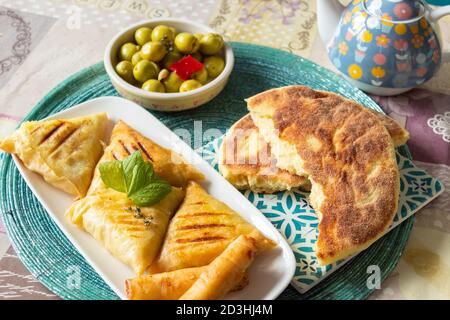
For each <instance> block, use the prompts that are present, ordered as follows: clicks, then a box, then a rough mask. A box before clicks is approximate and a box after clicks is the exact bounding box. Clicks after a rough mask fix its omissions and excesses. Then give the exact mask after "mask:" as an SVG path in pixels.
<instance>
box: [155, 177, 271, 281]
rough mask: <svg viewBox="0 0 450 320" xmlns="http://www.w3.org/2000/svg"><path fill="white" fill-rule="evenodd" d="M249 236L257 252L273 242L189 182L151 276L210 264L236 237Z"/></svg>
mask: <svg viewBox="0 0 450 320" xmlns="http://www.w3.org/2000/svg"><path fill="white" fill-rule="evenodd" d="M247 234H252V236H253V238H255V240H256V244H257V246H258V248H259V249H260V250H264V249H267V248H271V247H273V246H274V243H273V242H272V241H271V240H269V239H267V238H265V237H264V236H263V235H262V234H261V233H260V232H259V231H258V230H257V229H256V228H255V227H253V226H252V225H251V224H249V223H248V222H247V221H245V220H244V219H243V218H241V217H240V216H239V215H238V214H237V213H236V212H234V211H233V210H232V209H231V208H229V207H228V206H227V205H226V204H224V203H223V202H221V201H219V200H217V199H215V198H213V197H212V196H211V195H209V194H208V193H207V192H206V191H205V190H204V189H203V188H202V187H201V186H200V185H198V184H197V183H195V182H190V183H189V184H188V186H187V189H186V197H185V198H184V201H183V203H182V204H181V206H180V208H179V209H178V211H177V213H176V214H175V216H174V217H173V218H172V221H171V222H170V225H169V228H168V230H167V235H166V238H165V240H164V244H163V247H162V249H161V253H160V256H159V258H158V259H157V260H156V261H155V263H154V264H153V265H152V266H151V267H150V269H149V270H150V272H151V273H157V272H165V271H172V270H178V269H184V268H189V267H199V266H204V265H207V264H209V263H210V262H211V261H213V260H214V259H215V258H216V257H217V256H218V255H220V254H221V253H222V252H223V251H224V250H225V248H226V247H227V246H228V245H229V244H230V243H231V242H232V241H233V240H235V239H236V238H237V237H238V236H240V235H247Z"/></svg>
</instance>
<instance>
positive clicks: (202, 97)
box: [104, 19, 234, 111]
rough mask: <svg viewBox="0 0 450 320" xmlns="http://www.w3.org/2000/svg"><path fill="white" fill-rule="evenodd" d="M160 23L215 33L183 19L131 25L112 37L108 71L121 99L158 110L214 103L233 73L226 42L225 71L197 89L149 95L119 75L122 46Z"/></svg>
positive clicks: (231, 59) (186, 29) (198, 31)
mask: <svg viewBox="0 0 450 320" xmlns="http://www.w3.org/2000/svg"><path fill="white" fill-rule="evenodd" d="M159 24H164V25H168V26H171V27H174V28H176V29H177V30H179V31H185V32H191V33H203V34H205V33H214V30H213V29H211V28H209V27H207V26H205V25H202V24H200V23H197V22H193V21H188V20H183V19H152V20H147V21H143V22H140V23H137V24H134V25H131V26H130V27H128V28H126V29H125V30H123V31H121V32H119V33H118V34H117V35H116V36H115V37H113V38H112V40H111V41H110V42H109V44H108V45H107V46H106V49H105V55H104V64H105V69H106V72H107V74H108V76H109V78H110V79H111V82H112V84H113V86H114V88H116V90H117V91H118V92H119V93H120V95H121V96H122V97H124V98H126V99H128V100H131V101H134V102H136V103H138V104H140V105H141V106H143V107H145V108H148V109H152V110H158V111H181V110H187V109H192V108H196V107H199V106H201V105H202V104H205V103H207V102H208V101H210V100H212V99H213V98H214V97H215V96H217V95H218V94H219V93H220V92H221V91H222V89H223V88H224V87H225V85H226V84H227V82H228V78H229V76H230V74H231V71H232V70H233V66H234V55H233V50H232V49H231V46H230V45H229V44H227V43H225V46H224V49H223V57H224V58H225V68H224V70H223V71H222V73H221V74H220V75H219V76H218V77H217V78H215V79H214V80H212V81H211V82H209V83H207V84H206V85H204V86H202V87H200V88H199V89H196V90H192V91H188V92H180V93H158V92H147V91H144V90H142V89H140V88H137V87H135V86H133V85H131V84H129V83H128V82H126V81H125V80H123V79H122V78H121V77H120V76H119V75H118V74H117V73H116V71H115V70H114V67H115V65H116V64H117V63H118V60H117V53H118V52H119V48H120V46H121V45H123V44H124V43H126V42H130V41H133V39H134V32H135V31H136V30H137V29H138V28H140V27H144V26H149V27H154V26H157V25H159Z"/></svg>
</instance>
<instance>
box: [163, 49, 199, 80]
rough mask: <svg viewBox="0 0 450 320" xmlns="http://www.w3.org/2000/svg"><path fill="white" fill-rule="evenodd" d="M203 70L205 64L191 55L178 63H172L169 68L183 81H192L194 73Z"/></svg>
mask: <svg viewBox="0 0 450 320" xmlns="http://www.w3.org/2000/svg"><path fill="white" fill-rule="evenodd" d="M202 69H203V63H201V62H200V61H198V60H197V59H195V58H194V57H192V56H191V55H187V56H186V57H184V58H181V59H180V60H178V61H177V62H175V63H172V64H171V65H170V67H169V70H170V71H174V72H175V73H176V74H177V75H178V76H179V77H180V78H181V79H182V80H188V79H190V78H191V75H192V74H193V73H195V72H197V71H200V70H202Z"/></svg>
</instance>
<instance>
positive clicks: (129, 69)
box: [116, 60, 134, 83]
mask: <svg viewBox="0 0 450 320" xmlns="http://www.w3.org/2000/svg"><path fill="white" fill-rule="evenodd" d="M116 72H117V74H118V75H119V76H120V77H121V78H122V79H123V80H125V81H126V82H129V83H133V81H134V78H133V65H132V64H131V62H130V61H126V60H124V61H120V62H119V63H118V64H117V65H116Z"/></svg>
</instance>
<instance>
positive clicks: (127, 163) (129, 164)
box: [122, 151, 144, 190]
mask: <svg viewBox="0 0 450 320" xmlns="http://www.w3.org/2000/svg"><path fill="white" fill-rule="evenodd" d="M143 163H144V159H143V158H142V155H141V153H140V152H139V151H135V152H133V153H132V154H131V155H130V156H128V157H127V158H125V159H123V160H122V167H123V173H124V176H125V183H126V186H127V190H130V186H131V180H132V179H133V170H134V167H135V166H137V165H141V164H143Z"/></svg>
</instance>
